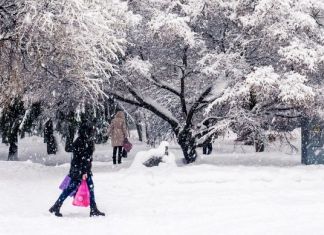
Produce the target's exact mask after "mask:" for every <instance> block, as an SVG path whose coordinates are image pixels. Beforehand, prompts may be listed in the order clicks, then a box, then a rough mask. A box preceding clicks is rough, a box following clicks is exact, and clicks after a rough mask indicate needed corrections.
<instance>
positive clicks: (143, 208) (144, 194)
mask: <svg viewBox="0 0 324 235" xmlns="http://www.w3.org/2000/svg"><path fill="white" fill-rule="evenodd" d="M214 146H215V148H214V152H213V154H212V155H210V156H206V157H204V158H200V159H199V161H198V162H197V163H195V164H193V165H189V166H184V165H183V164H181V161H180V158H179V156H181V152H180V150H179V148H178V147H177V146H171V147H170V152H171V155H172V154H173V155H175V156H176V158H177V159H176V161H177V165H175V164H174V165H172V164H163V165H162V166H159V167H153V168H146V167H142V166H141V165H139V164H133V162H134V157H135V155H136V154H137V156H136V159H137V158H143V156H145V155H147V153H148V152H144V151H145V150H148V147H147V146H145V145H143V144H139V143H136V142H135V149H134V150H133V151H132V153H131V154H130V156H129V158H127V159H124V163H123V165H122V166H120V167H118V168H114V169H113V168H112V163H111V148H110V146H109V144H108V145H100V146H97V149H96V152H95V160H96V161H95V162H94V166H93V172H94V182H95V193H96V200H97V204H98V207H99V209H100V210H102V211H104V212H106V213H107V216H106V217H104V218H89V217H88V216H89V209H88V208H78V207H74V206H72V200H71V198H68V199H67V200H66V202H65V204H64V205H63V207H62V210H61V211H62V213H63V216H64V217H63V218H57V217H55V216H53V215H51V214H50V213H49V212H48V209H49V207H50V206H51V205H52V203H54V201H55V200H56V198H57V197H58V195H59V193H60V190H59V189H58V185H59V184H60V182H61V180H62V179H63V178H64V176H65V175H66V173H67V172H68V169H69V164H68V162H69V161H70V155H69V154H65V153H63V152H62V151H60V152H59V154H57V156H55V157H51V158H48V156H47V155H46V154H44V153H45V145H44V144H43V143H42V140H41V139H39V138H37V137H31V138H27V139H24V140H21V141H20V143H19V147H20V158H21V160H22V161H20V162H7V161H0V172H1V174H0V189H1V191H0V192H1V202H2V203H0V234H1V235H12V234H15V235H21V234H24V235H29V234H33V235H35V234H42V235H43V234H44V235H51V234H53V235H54V234H55V235H57V234H78V235H80V234H111V235H115V234H116V235H123V234H141V235H145V234H150V235H160V234H161V235H169V234H174V235H182V234H185V235H191V234H199V235H209V234H211V235H215V234H217V235H218V234H235V235H237V234H272V235H273V234H294V235H295V234H324V222H323V221H324V166H303V165H300V155H299V153H295V154H290V153H289V151H287V150H286V149H284V148H283V149H280V146H279V145H274V146H271V147H269V148H268V151H269V152H265V153H259V154H256V153H253V150H252V148H251V147H248V146H241V145H236V146H233V142H232V141H231V140H220V141H218V142H217V143H216V144H215V145H214ZM7 148H8V147H7V146H5V145H2V144H1V145H0V159H1V160H5V159H6V157H7V151H8V149H7ZM151 151H152V150H151ZM199 151H200V150H199ZM27 159H30V160H28V161H26V160H27ZM56 161H57V162H59V163H60V164H59V165H56V166H55V164H54V163H55V162H56ZM135 162H136V161H135Z"/></svg>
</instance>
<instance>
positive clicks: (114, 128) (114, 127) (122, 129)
mask: <svg viewBox="0 0 324 235" xmlns="http://www.w3.org/2000/svg"><path fill="white" fill-rule="evenodd" d="M127 133H128V131H127V127H126V120H125V114H124V112H123V111H118V112H117V113H116V116H115V117H114V119H113V120H112V121H111V125H110V129H109V131H108V136H111V145H112V147H113V164H114V165H116V163H117V160H118V164H121V163H122V161H121V160H122V155H123V144H124V141H125V138H127ZM117 152H118V159H116V157H117V156H116V155H117Z"/></svg>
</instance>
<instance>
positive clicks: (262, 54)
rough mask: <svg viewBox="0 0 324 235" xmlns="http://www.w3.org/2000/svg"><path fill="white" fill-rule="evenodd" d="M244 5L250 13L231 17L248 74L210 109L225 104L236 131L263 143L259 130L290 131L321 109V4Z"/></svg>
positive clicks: (304, 0)
mask: <svg viewBox="0 0 324 235" xmlns="http://www.w3.org/2000/svg"><path fill="white" fill-rule="evenodd" d="M243 3H244V1H243ZM246 3H248V4H247V5H246V6H249V7H248V8H246V9H249V10H245V11H236V12H235V14H236V16H237V17H238V19H239V22H240V25H242V38H244V39H245V40H244V41H241V43H242V53H243V54H244V56H245V60H246V62H247V63H249V64H250V65H251V66H253V68H252V71H250V72H249V73H246V74H245V75H244V77H242V79H241V80H237V82H236V83H235V84H233V85H232V86H230V87H228V88H227V89H226V90H224V92H223V96H222V97H220V98H219V99H217V100H215V101H214V102H213V103H212V105H211V106H216V107H218V106H219V105H222V104H229V106H230V112H229V113H228V115H227V116H228V117H229V118H231V119H233V122H232V125H234V126H235V129H240V131H241V134H242V133H243V134H244V133H245V134H252V136H253V138H256V139H262V138H264V133H263V131H264V130H271V129H273V130H281V131H288V130H291V129H293V128H295V127H296V126H298V125H300V119H301V118H303V117H307V116H313V115H319V113H320V112H321V110H323V99H322V97H323V79H322V75H323V53H324V50H323V49H324V47H323V45H324V44H323V36H324V34H323V32H324V31H323V30H324V28H323V14H324V5H323V3H322V2H320V1H312V0H302V1H291V0H284V1H277V0H271V1H264V0H260V1H254V2H253V3H252V2H250V3H249V1H246ZM239 4H242V3H238V5H239ZM212 66H213V65H212ZM212 66H211V67H212Z"/></svg>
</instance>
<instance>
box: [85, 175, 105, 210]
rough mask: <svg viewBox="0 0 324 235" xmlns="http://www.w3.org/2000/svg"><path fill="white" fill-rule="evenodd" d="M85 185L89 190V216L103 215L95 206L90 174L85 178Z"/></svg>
mask: <svg viewBox="0 0 324 235" xmlns="http://www.w3.org/2000/svg"><path fill="white" fill-rule="evenodd" d="M87 185H88V188H89V192H90V216H100V215H101V216H105V213H103V212H101V211H99V210H98V208H97V204H96V199H95V194H94V184H93V180H92V177H91V176H89V177H88V178H87Z"/></svg>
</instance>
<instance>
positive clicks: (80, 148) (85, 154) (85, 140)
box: [49, 124, 105, 217]
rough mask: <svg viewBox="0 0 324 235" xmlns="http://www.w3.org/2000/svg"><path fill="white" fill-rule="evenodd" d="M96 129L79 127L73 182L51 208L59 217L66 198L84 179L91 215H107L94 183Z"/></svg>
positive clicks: (75, 144) (71, 174) (72, 172)
mask: <svg viewBox="0 0 324 235" xmlns="http://www.w3.org/2000/svg"><path fill="white" fill-rule="evenodd" d="M93 136H94V129H93V128H92V127H91V126H90V125H87V124H82V125H81V126H80V129H79V137H78V138H77V139H76V140H75V141H74V143H73V146H72V148H73V149H72V152H73V157H72V161H71V167H70V172H69V176H70V178H71V182H70V184H69V186H68V187H67V188H66V189H65V190H63V192H62V194H61V195H60V196H59V198H58V199H57V201H56V202H55V204H54V205H53V206H52V207H51V208H50V209H49V211H50V212H51V213H54V214H55V215H56V216H58V217H62V216H63V215H62V214H61V213H60V208H61V206H62V204H63V202H64V200H65V199H66V198H67V197H68V196H69V195H70V194H71V193H72V192H73V191H75V190H76V189H77V188H78V187H79V185H80V184H81V181H82V180H86V181H87V184H88V187H89V191H90V217H92V216H105V213H103V212H101V211H99V210H98V208H97V205H96V202H95V195H94V184H93V181H92V171H91V168H92V159H93V158H92V155H93V152H94V150H95V144H94V140H93Z"/></svg>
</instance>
